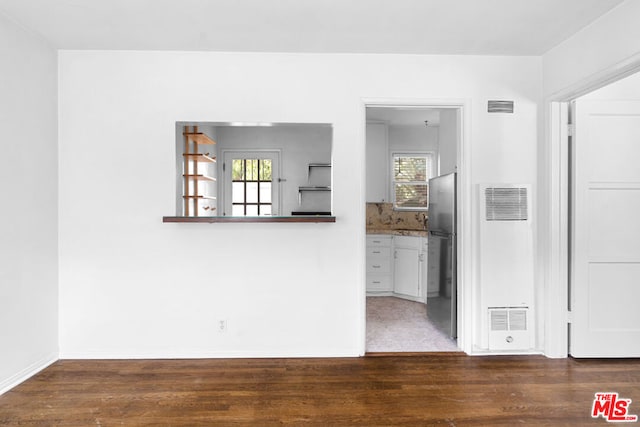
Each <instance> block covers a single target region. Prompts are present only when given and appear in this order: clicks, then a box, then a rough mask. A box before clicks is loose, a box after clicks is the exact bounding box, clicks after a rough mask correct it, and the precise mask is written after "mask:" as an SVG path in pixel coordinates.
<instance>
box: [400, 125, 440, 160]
mask: <svg viewBox="0 0 640 427" xmlns="http://www.w3.org/2000/svg"><path fill="white" fill-rule="evenodd" d="M389 150H390V151H392V152H394V151H413V150H415V151H433V152H434V153H436V154H437V152H438V127H437V126H429V127H426V126H424V125H420V126H414V125H411V126H402V125H390V126H389Z"/></svg>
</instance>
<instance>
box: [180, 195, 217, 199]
mask: <svg viewBox="0 0 640 427" xmlns="http://www.w3.org/2000/svg"><path fill="white" fill-rule="evenodd" d="M182 197H183V198H184V199H198V200H216V196H203V195H198V196H195V195H191V194H190V195H187V196H182Z"/></svg>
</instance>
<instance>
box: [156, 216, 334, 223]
mask: <svg viewBox="0 0 640 427" xmlns="http://www.w3.org/2000/svg"><path fill="white" fill-rule="evenodd" d="M162 222H164V223H208V224H213V223H218V222H243V223H247V222H336V217H335V216H250V217H240V216H190V217H186V216H163V217H162Z"/></svg>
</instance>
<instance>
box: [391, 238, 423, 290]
mask: <svg viewBox="0 0 640 427" xmlns="http://www.w3.org/2000/svg"><path fill="white" fill-rule="evenodd" d="M421 243H422V239H421V238H420V237H411V236H395V237H394V241H393V251H394V256H393V258H394V260H393V261H394V268H393V292H394V293H395V294H398V295H402V296H405V297H408V298H409V299H414V300H420V294H421V286H420V279H421V274H420V273H421V271H420V270H421V267H422V265H421V261H420V260H421V258H422V256H421V253H422V247H421Z"/></svg>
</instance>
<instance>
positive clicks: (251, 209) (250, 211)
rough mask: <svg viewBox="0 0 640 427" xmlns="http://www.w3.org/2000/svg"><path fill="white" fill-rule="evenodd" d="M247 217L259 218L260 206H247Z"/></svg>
mask: <svg viewBox="0 0 640 427" xmlns="http://www.w3.org/2000/svg"><path fill="white" fill-rule="evenodd" d="M247 216H258V205H247Z"/></svg>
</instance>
